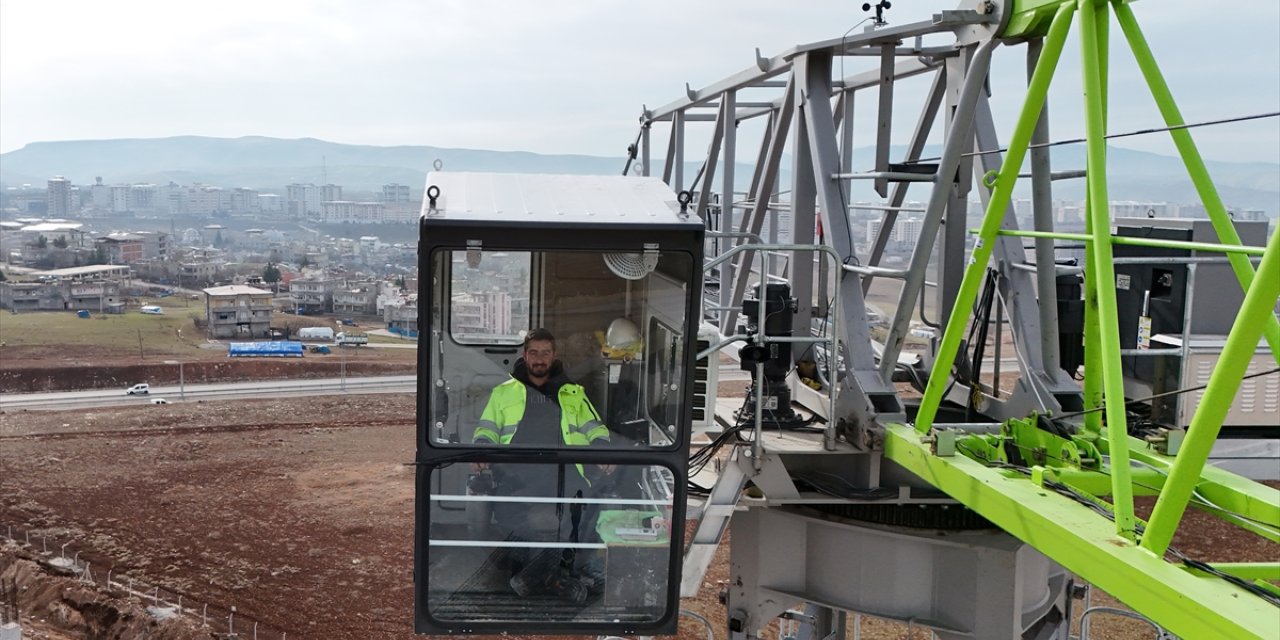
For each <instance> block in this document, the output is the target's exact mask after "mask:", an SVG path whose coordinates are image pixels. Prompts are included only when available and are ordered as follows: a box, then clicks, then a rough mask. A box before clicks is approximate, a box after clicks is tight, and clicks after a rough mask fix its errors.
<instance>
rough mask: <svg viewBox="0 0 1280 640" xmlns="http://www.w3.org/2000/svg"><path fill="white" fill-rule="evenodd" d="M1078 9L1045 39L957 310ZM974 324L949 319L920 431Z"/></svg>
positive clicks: (987, 252) (1057, 19)
mask: <svg viewBox="0 0 1280 640" xmlns="http://www.w3.org/2000/svg"><path fill="white" fill-rule="evenodd" d="M1074 13H1075V6H1074V5H1073V4H1072V3H1065V4H1062V5H1061V6H1060V7H1058V10H1057V14H1056V15H1055V16H1054V18H1053V25H1052V26H1051V28H1050V29H1049V35H1048V36H1047V37H1046V38H1045V42H1044V49H1043V51H1041V53H1040V60H1039V62H1037V63H1036V69H1035V71H1034V72H1032V74H1031V82H1030V83H1028V87H1027V97H1026V100H1025V101H1024V102H1023V104H1022V112H1021V114H1020V115H1019V116H1018V123H1017V125H1016V126H1015V127H1014V130H1013V136H1012V138H1011V139H1010V141H1009V155H1008V156H1007V157H1006V158H1005V159H1004V163H1003V164H1002V165H1001V167H1000V174H999V177H998V178H997V180H996V186H995V191H993V192H992V195H991V200H990V202H989V203H988V204H987V213H986V216H985V217H984V218H983V220H982V232H981V234H980V236H979V238H978V242H977V244H976V245H975V246H974V248H973V255H972V257H971V258H970V259H969V266H968V267H967V268H966V269H965V273H964V279H963V280H961V282H960V290H959V291H958V292H957V293H956V300H955V306H954V307H953V308H954V309H957V310H960V309H966V310H967V309H971V308H973V302H974V299H975V298H977V296H978V288H979V287H980V286H981V284H982V280H983V273H984V272H985V271H986V269H987V262H988V261H989V260H991V251H992V249H993V248H994V247H995V239H996V231H998V230H999V229H1000V223H1001V222H1003V221H1004V213H1005V208H1006V207H1008V205H1009V199H1010V197H1011V196H1012V195H1013V186H1014V183H1015V182H1016V181H1017V179H1018V170H1019V169H1020V168H1021V167H1022V160H1023V158H1025V157H1026V155H1027V145H1028V144H1030V142H1031V134H1032V132H1033V131H1034V130H1035V126H1036V122H1037V121H1038V120H1039V119H1040V111H1041V109H1042V108H1043V107H1044V102H1045V97H1046V95H1047V93H1048V90H1049V83H1050V81H1051V80H1053V72H1054V70H1055V69H1056V68H1057V66H1058V59H1059V58H1060V57H1061V56H1062V46H1063V44H1064V43H1065V42H1066V39H1067V33H1068V32H1069V31H1070V30H1071V16H1072V15H1073V14H1074ZM968 322H969V315H968V314H967V313H952V314H951V316H950V317H949V318H948V319H947V326H946V329H945V330H944V331H943V333H942V344H941V345H940V346H939V348H938V357H937V359H936V360H934V363H933V369H932V373H931V375H930V376H929V382H928V384H927V385H926V386H925V392H924V397H923V398H922V399H921V401H920V410H919V412H918V413H917V414H916V429H917V430H919V431H920V432H922V433H927V432H928V431H929V429H930V428H931V427H932V426H933V419H934V418H935V417H936V416H937V414H938V406H939V404H940V403H941V402H942V394H943V391H944V390H945V387H946V386H947V383H948V380H949V379H950V376H951V366H952V365H953V364H955V360H956V354H957V352H958V351H959V349H960V340H961V338H962V335H963V333H964V330H965V324H967V323H968Z"/></svg>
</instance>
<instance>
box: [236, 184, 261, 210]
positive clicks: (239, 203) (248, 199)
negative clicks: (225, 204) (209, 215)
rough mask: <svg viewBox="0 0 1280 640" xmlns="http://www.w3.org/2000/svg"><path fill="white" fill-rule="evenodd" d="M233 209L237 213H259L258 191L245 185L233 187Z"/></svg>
mask: <svg viewBox="0 0 1280 640" xmlns="http://www.w3.org/2000/svg"><path fill="white" fill-rule="evenodd" d="M231 210H232V211H234V212H236V213H257V212H258V211H259V208H258V191H257V190H256V189H248V188H245V187H236V188H235V189H232V190H231Z"/></svg>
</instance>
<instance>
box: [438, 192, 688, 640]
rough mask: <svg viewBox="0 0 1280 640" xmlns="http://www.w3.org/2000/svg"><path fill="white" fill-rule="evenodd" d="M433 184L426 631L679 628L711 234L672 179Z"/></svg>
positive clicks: (649, 630)
mask: <svg viewBox="0 0 1280 640" xmlns="http://www.w3.org/2000/svg"><path fill="white" fill-rule="evenodd" d="M427 185H428V189H427V196H428V197H427V201H426V202H425V203H424V207H423V209H424V212H423V216H422V221H421V240H420V244H419V251H420V257H419V260H420V270H421V272H422V273H423V274H424V277H423V279H422V288H421V291H420V299H421V300H422V301H423V304H422V308H423V312H422V314H421V315H420V329H421V333H420V336H421V337H420V340H421V342H420V348H419V362H418V366H419V371H420V372H421V373H420V375H419V388H418V458H417V462H418V474H417V496H418V500H417V506H418V508H417V526H416V538H417V539H416V562H415V569H416V572H415V583H416V596H415V597H416V628H417V630H418V631H419V632H425V633H449V634H456V633H492V632H501V631H514V630H519V631H522V632H526V633H538V632H542V633H564V632H577V633H604V632H632V633H661V632H671V631H674V629H675V621H676V616H677V613H678V593H677V591H678V590H677V588H676V585H678V584H679V568H680V560H681V558H680V553H679V551H680V550H681V549H682V546H681V543H682V538H683V536H682V533H683V528H684V510H683V509H682V508H680V505H683V504H684V501H685V491H686V485H685V482H684V478H685V476H686V472H687V467H688V448H689V432H690V424H689V422H690V420H691V414H692V412H691V411H690V407H691V403H692V401H693V398H694V389H693V386H692V384H691V383H690V376H689V372H690V371H691V370H692V368H693V364H694V358H695V355H696V354H695V353H694V348H693V345H694V338H695V337H696V331H697V326H698V309H699V306H698V304H699V297H700V295H701V285H702V282H701V267H702V242H703V225H702V222H701V220H700V219H699V218H698V217H697V216H696V215H692V213H691V212H690V211H687V210H686V207H685V204H686V203H687V196H685V197H683V198H678V197H677V196H676V194H675V193H674V192H673V191H672V190H671V188H670V187H668V186H667V185H665V184H664V183H662V182H661V181H660V180H658V179H656V178H640V177H624V176H611V177H603V176H542V175H517V174H474V173H446V172H440V171H437V172H433V173H431V174H429V175H428V178H427ZM427 309H429V311H427Z"/></svg>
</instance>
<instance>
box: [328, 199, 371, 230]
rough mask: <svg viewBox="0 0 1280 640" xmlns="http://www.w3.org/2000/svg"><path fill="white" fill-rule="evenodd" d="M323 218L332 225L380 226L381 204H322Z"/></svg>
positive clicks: (347, 201) (335, 202) (341, 202)
mask: <svg viewBox="0 0 1280 640" xmlns="http://www.w3.org/2000/svg"><path fill="white" fill-rule="evenodd" d="M321 211H322V218H323V220H324V221H325V222H327V223H331V224H380V223H381V222H382V203H381V202H351V201H349V200H336V201H332V202H324V203H322V204H321Z"/></svg>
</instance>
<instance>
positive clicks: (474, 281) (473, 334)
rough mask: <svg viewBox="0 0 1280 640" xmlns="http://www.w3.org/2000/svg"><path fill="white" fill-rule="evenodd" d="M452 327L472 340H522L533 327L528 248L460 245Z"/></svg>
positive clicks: (454, 254) (455, 254) (453, 285)
mask: <svg viewBox="0 0 1280 640" xmlns="http://www.w3.org/2000/svg"><path fill="white" fill-rule="evenodd" d="M451 263H452V269H451V274H452V282H451V286H450V288H449V311H450V313H449V333H450V334H451V335H452V336H453V338H454V340H457V341H458V342H462V343H469V344H519V343H520V341H521V339H523V334H524V332H525V330H527V329H528V328H529V288H530V279H529V264H530V258H529V253H528V252H527V251H512V252H504V251H475V252H469V251H454V252H452V256H451Z"/></svg>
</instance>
